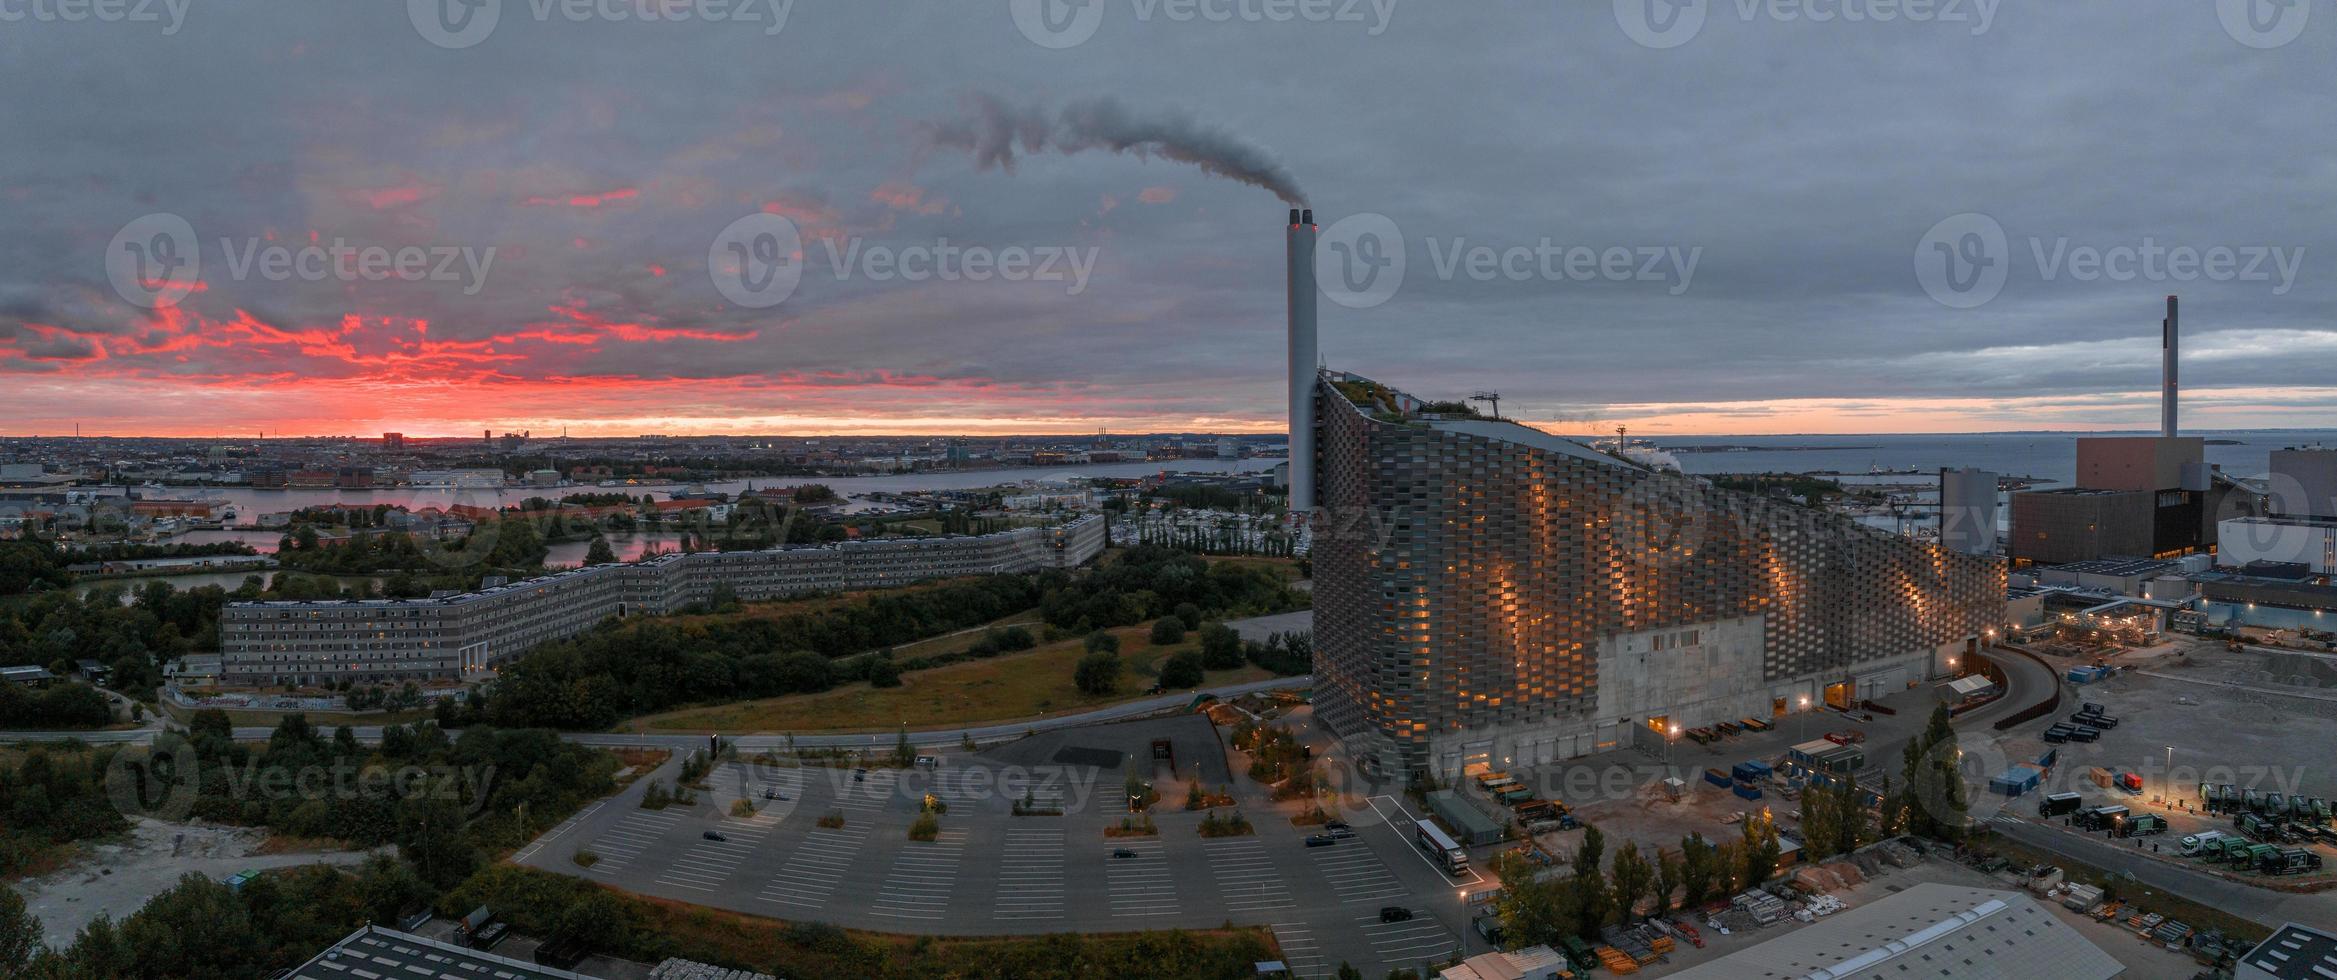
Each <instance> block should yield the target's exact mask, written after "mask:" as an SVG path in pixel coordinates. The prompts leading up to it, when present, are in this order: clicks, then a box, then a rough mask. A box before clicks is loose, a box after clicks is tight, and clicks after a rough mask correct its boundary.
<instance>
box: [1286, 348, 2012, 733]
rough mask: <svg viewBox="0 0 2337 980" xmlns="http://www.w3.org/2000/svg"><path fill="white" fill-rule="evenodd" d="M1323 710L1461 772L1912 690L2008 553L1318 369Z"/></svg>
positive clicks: (1318, 638) (1341, 726)
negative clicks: (1913, 534)
mask: <svg viewBox="0 0 2337 980" xmlns="http://www.w3.org/2000/svg"><path fill="white" fill-rule="evenodd" d="M1313 390H1314V399H1315V403H1314V405H1313V409H1314V411H1313V416H1314V427H1315V432H1314V443H1315V447H1316V448H1315V456H1314V460H1313V462H1314V469H1315V495H1316V507H1317V510H1316V512H1315V516H1314V520H1315V526H1314V538H1313V561H1314V581H1315V614H1314V621H1315V652H1316V674H1315V678H1316V689H1315V703H1316V715H1317V717H1318V718H1319V719H1321V720H1322V721H1323V722H1324V723H1325V724H1327V725H1328V726H1330V727H1331V728H1332V730H1334V731H1335V732H1337V733H1338V734H1339V735H1341V736H1342V738H1344V739H1345V740H1346V741H1347V742H1348V743H1349V745H1350V747H1351V748H1352V749H1354V750H1357V755H1358V756H1359V757H1362V758H1364V759H1367V760H1370V761H1369V763H1368V764H1371V765H1375V766H1378V767H1380V768H1382V769H1383V770H1386V771H1390V772H1393V773H1423V772H1426V773H1437V774H1445V775H1449V774H1454V773H1458V772H1462V771H1465V770H1466V769H1467V768H1468V767H1470V766H1473V765H1491V766H1494V767H1499V766H1502V765H1510V764H1516V765H1525V764H1530V763H1545V762H1550V761H1553V760H1558V759H1565V758H1569V757H1573V756H1580V755H1586V754H1589V753H1592V752H1596V751H1602V750H1605V749H1608V748H1613V747H1618V746H1627V745H1633V744H1644V745H1650V746H1653V745H1656V744H1660V743H1661V742H1662V741H1663V740H1665V739H1666V738H1668V737H1671V735H1672V730H1673V726H1680V727H1682V728H1688V727H1697V726H1703V725H1708V724H1712V723H1715V722H1721V721H1733V720H1736V719H1740V718H1746V717H1757V718H1763V719H1767V718H1771V717H1780V716H1785V715H1787V714H1788V713H1789V712H1791V711H1795V710H1801V709H1803V708H1804V706H1805V705H1808V706H1812V707H1814V706H1817V705H1820V704H1823V703H1826V702H1832V703H1835V704H1842V703H1846V702H1848V701H1851V700H1855V699H1861V698H1871V697H1876V696H1879V695H1882V694H1885V693H1888V692H1891V691H1897V690H1903V689H1906V688H1908V687H1910V686H1913V685H1916V684H1919V683H1921V682H1922V681H1923V680H1925V679H1926V678H1927V677H1930V676H1933V675H1936V674H1939V673H1942V672H1944V671H1946V670H1947V669H1948V663H1947V661H1948V660H1949V659H1950V658H1952V657H1959V656H1968V655H1969V654H1970V653H1971V652H1972V651H1973V650H1975V648H1976V647H1977V645H1978V641H1979V639H1980V637H1981V636H1982V634H1983V631H1985V630H1988V629H1989V628H1991V627H1994V626H1997V625H1999V624H2001V623H2002V622H2003V620H2004V596H2005V592H2004V587H2005V571H2004V567H2003V565H2002V563H2001V562H1999V561H1997V560H1996V559H1993V558H1986V557H1976V556H1972V555H1966V554H1962V553H1958V552H1955V551H1951V550H1949V549H1946V548H1943V547H1940V546H1938V545H1937V544H1934V543H1926V542H1920V541H1916V540H1912V539H1909V538H1905V537H1901V536H1899V535H1895V534H1891V533H1888V532H1885V531H1882V530H1879V529H1876V528H1871V527H1867V526H1865V525H1863V524H1861V523H1859V522H1857V521H1855V520H1853V519H1851V518H1848V517H1844V516H1841V515H1836V514H1831V513H1828V512H1825V511H1822V510H1819V509H1816V508H1812V507H1808V506H1804V505H1802V504H1801V503H1799V502H1796V501H1792V500H1788V499H1784V498H1780V497H1770V496H1762V495H1757V494H1749V493H1740V492H1735V491H1729V490H1722V489H1719V488H1717V487H1715V486H1713V485H1712V484H1710V483H1709V482H1707V481H1704V480H1702V479H1698V478H1696V477H1691V476H1684V475H1682V474H1679V473H1675V472H1670V471H1665V470H1656V469H1650V468H1647V467H1644V466H1641V465H1638V464H1636V463H1632V462H1629V461H1627V460H1624V459H1621V458H1618V457H1615V456H1611V455H1608V454H1606V453H1604V452H1600V451H1597V450H1594V449H1592V448H1590V447H1587V446H1585V445H1583V444H1581V443H1577V442H1573V441H1570V440H1566V439H1561V438H1558V437H1556V436H1552V435H1549V434H1547V433H1544V432H1542V431H1540V430H1537V429H1533V428H1529V427H1526V426H1523V425H1519V424H1516V423H1513V422H1507V421H1501V420H1497V419H1488V418H1480V417H1477V416H1475V415H1474V414H1470V413H1468V412H1466V410H1465V409H1464V410H1462V411H1460V412H1454V413H1448V414H1436V413H1431V412H1428V411H1424V410H1423V404H1422V403H1421V402H1420V401H1418V400H1417V399H1414V398H1412V397H1410V396H1408V395H1405V394H1403V393H1402V392H1399V391H1395V390H1394V389H1391V388H1388V387H1386V386H1384V385H1380V384H1378V383H1376V382H1373V381H1371V380H1369V379H1365V378H1362V377H1358V376H1355V375H1348V374H1339V373H1330V372H1326V373H1322V374H1320V375H1318V376H1317V378H1316V379H1315V381H1314V385H1313Z"/></svg>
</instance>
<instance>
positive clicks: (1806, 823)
mask: <svg viewBox="0 0 2337 980" xmlns="http://www.w3.org/2000/svg"><path fill="white" fill-rule="evenodd" d="M1834 793H1835V790H1834V788H1833V787H1831V786H1812V787H1810V788H1809V789H1806V790H1803V791H1802V794H1801V833H1802V842H1801V846H1802V847H1803V848H1804V849H1806V850H1807V851H1808V852H1809V858H1810V860H1812V861H1823V860H1825V859H1827V858H1830V857H1833V856H1834V855H1835V854H1837V853H1840V852H1839V851H1837V850H1836V849H1835V843H1836V842H1837V841H1839V840H1840V839H1841V834H1840V827H1839V823H1840V820H1841V814H1842V810H1841V807H1839V806H1837V805H1836V804H1835V803H1834Z"/></svg>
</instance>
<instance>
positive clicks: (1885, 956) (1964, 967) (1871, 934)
mask: <svg viewBox="0 0 2337 980" xmlns="http://www.w3.org/2000/svg"><path fill="white" fill-rule="evenodd" d="M2124 969H2125V967H2124V966H2122V965H2120V964H2119V962H2118V961H2117V960H2115V959H2112V958H2110V954H2108V953H2105V952H2102V950H2101V948H2100V947H2098V946H2095V945H2094V944H2093V943H2091V942H2089V941H2087V940H2086V938H2085V937H2084V936H2081V935H2078V933H2077V930H2074V929H2071V928H2070V927H2069V926H2068V925H2066V924H2064V923H2063V922H2062V921H2061V920H2060V919H2057V918H2054V917H2053V913H2051V912H2048V911H2046V910H2045V909H2044V908H2043V907H2041V906H2039V905H2038V904H2037V903H2036V902H2034V901H2031V900H2030V899H2029V897H2028V896H2026V895H2023V894H2021V893H2019V892H2010V891H1999V890H1996V889H1990V888H1966V887H1962V886H1958V885H1943V884H1936V883H1927V884H1921V885H1916V886H1914V887H1912V888H1909V889H1907V890H1906V891H1903V892H1900V893H1898V894H1896V895H1892V896H1889V897H1887V898H1883V899H1880V900H1877V901H1876V902H1874V903H1873V904H1870V905H1866V906H1862V907H1859V908H1854V909H1851V910H1849V911H1847V912H1840V913H1837V914H1835V915H1834V916H1833V917H1832V918H1829V919H1825V920H1822V921H1820V922H1818V923H1816V924H1814V925H1810V926H1806V927H1803V928H1801V929H1798V930H1795V931H1793V932H1791V933H1787V934H1786V935H1783V936H1780V937H1778V938H1776V939H1772V940H1770V941H1768V942H1765V943H1762V944H1760V945H1758V946H1754V947H1752V948H1751V949H1746V950H1743V951H1740V952H1737V953H1733V954H1731V955H1728V956H1725V957H1722V958H1720V959H1717V960H1714V961H1712V962H1709V963H1706V964H1704V965H1702V966H1699V967H1696V968H1695V969H1692V970H1687V971H1684V972H1681V973H1677V974H1674V975H1673V976H1674V977H1675V978H1677V980H1751V978H1764V977H1765V978H1772V980H1782V978H1795V980H1940V978H1947V980H2108V978H2110V977H2113V976H2116V975H2118V974H2119V973H2120V972H2121V971H2123V970H2124Z"/></svg>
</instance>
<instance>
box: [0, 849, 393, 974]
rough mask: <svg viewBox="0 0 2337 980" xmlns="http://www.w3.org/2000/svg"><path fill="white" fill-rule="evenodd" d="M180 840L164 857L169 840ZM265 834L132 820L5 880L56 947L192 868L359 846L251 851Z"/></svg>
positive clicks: (288, 863) (325, 858) (293, 861)
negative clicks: (67, 856) (60, 865)
mask: <svg viewBox="0 0 2337 980" xmlns="http://www.w3.org/2000/svg"><path fill="white" fill-rule="evenodd" d="M180 834H185V835H186V839H185V842H184V843H183V844H181V845H179V846H178V848H177V856H175V857H174V856H172V851H173V841H174V839H176V838H177V837H178V835H180ZM266 840H267V834H266V833H265V832H263V831H258V830H252V829H248V828H241V827H216V826H209V825H203V824H170V823H161V822H158V821H153V820H140V821H138V823H137V825H136V826H135V827H133V828H132V829H131V831H130V834H129V836H128V837H126V838H124V839H122V840H120V841H115V842H111V843H105V844H99V845H96V846H93V847H90V848H88V849H87V852H86V854H85V855H84V856H83V857H82V859H81V860H79V861H77V862H75V863H74V864H73V865H72V866H71V867H68V868H66V869H64V870H62V871H59V872H57V873H55V874H51V875H47V876H45V877H41V878H33V879H28V880H25V881H19V882H15V883H12V884H11V885H10V886H9V887H11V888H14V889H16V891H17V893H18V894H20V895H23V896H24V903H25V905H26V906H27V907H28V908H29V909H30V910H31V912H32V914H33V915H34V916H35V917H36V918H39V919H40V920H41V929H42V931H43V932H44V933H45V934H46V939H47V941H48V944H49V945H50V946H52V947H57V948H63V947H65V946H67V945H70V944H71V943H72V942H73V937H74V936H75V935H76V934H78V933H79V932H80V931H81V929H82V927H84V926H87V925H88V924H89V923H90V922H91V921H92V920H94V919H96V918H97V917H98V916H99V915H101V914H103V915H110V916H112V917H113V918H115V919H116V920H119V919H121V918H123V917H125V916H128V915H129V914H130V913H132V912H136V911H137V910H138V909H139V908H140V907H142V906H144V905H145V904H146V902H147V900H148V899H151V898H153V897H154V896H156V895H158V894H161V893H162V892H163V891H165V890H167V889H169V888H170V887H171V886H172V885H175V884H177V883H178V880H179V878H180V876H182V875H187V874H199V875H203V876H204V877H207V878H214V879H220V878H226V877H227V876H229V875H232V874H234V873H236V872H238V871H242V870H244V869H246V868H252V869H258V870H263V871H264V870H268V869H271V868H285V867H292V866H294V865H301V864H317V863H327V864H356V863H358V862H360V861H363V860H364V859H365V854H364V853H363V852H356V851H335V852H312V853H294V854H269V855H260V856H254V855H253V854H252V851H253V850H254V849H256V848H258V847H259V846H260V845H261V844H262V843H263V842H265V841H266Z"/></svg>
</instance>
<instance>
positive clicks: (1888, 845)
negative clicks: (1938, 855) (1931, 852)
mask: <svg viewBox="0 0 2337 980" xmlns="http://www.w3.org/2000/svg"><path fill="white" fill-rule="evenodd" d="M1875 851H1876V852H1878V853H1880V854H1881V855H1882V856H1883V860H1885V861H1889V862H1891V866H1892V867H1894V868H1912V867H1914V866H1916V865H1918V864H1922V863H1923V855H1922V854H1921V853H1918V852H1917V851H1916V850H1915V849H1914V848H1912V847H1908V846H1907V845H1905V844H1902V843H1899V842H1898V841H1888V842H1885V843H1884V844H1883V845H1882V846H1880V847H1877V848H1875Z"/></svg>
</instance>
